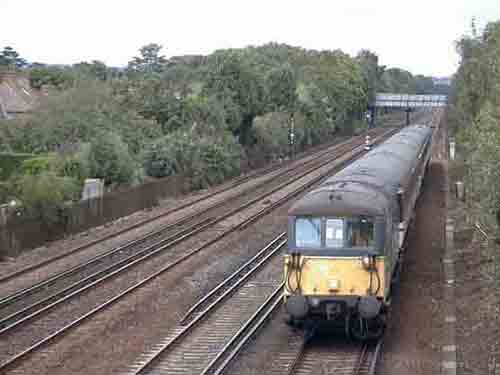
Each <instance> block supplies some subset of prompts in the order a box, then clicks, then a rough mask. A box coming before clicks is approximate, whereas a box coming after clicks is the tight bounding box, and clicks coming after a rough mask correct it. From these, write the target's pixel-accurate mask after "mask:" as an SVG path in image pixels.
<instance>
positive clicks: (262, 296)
mask: <svg viewBox="0 0 500 375" xmlns="http://www.w3.org/2000/svg"><path fill="white" fill-rule="evenodd" d="M284 238H285V233H281V234H280V235H279V236H277V237H276V238H275V239H274V240H273V241H272V242H271V243H270V244H269V245H267V246H266V247H265V248H264V249H262V250H261V251H260V252H259V253H258V254H257V255H256V256H255V257H254V258H252V259H251V260H250V261H249V262H247V263H246V264H245V265H244V266H243V267H241V268H240V269H239V270H237V271H236V272H235V273H234V274H233V275H231V276H230V277H228V278H227V279H226V280H224V281H223V282H222V283H221V284H219V286H217V287H216V288H215V289H214V290H212V292H210V293H209V294H208V295H207V296H205V297H204V298H202V299H201V300H200V301H199V302H198V303H197V304H195V305H194V306H193V307H192V308H191V309H190V310H189V311H188V313H187V314H186V315H185V316H184V318H183V319H182V321H181V324H180V325H179V326H178V327H176V328H175V329H173V330H172V331H170V332H169V333H168V334H167V335H166V337H165V339H164V340H163V342H161V343H159V344H157V345H155V346H154V347H153V348H152V349H151V350H150V351H149V352H147V353H144V354H143V356H141V357H140V358H139V359H138V360H137V361H136V362H135V364H134V365H133V366H132V367H131V369H130V371H129V372H128V373H129V374H134V375H139V374H141V375H144V374H158V373H168V374H196V373H199V374H204V375H205V374H206V375H208V374H218V373H220V371H222V369H223V368H224V367H225V365H227V364H228V363H229V362H230V361H231V359H232V358H233V357H234V356H235V355H236V354H237V353H238V351H239V350H240V349H241V347H242V346H243V345H244V343H245V342H247V341H248V339H249V338H250V337H251V336H252V335H253V334H254V333H255V332H256V331H257V330H258V329H259V328H260V327H261V326H262V325H263V324H264V323H265V322H266V321H267V320H268V319H269V317H270V316H271V315H272V314H273V313H274V312H276V311H277V309H278V307H279V306H280V305H281V302H282V297H283V294H282V291H283V286H284V283H283V282H282V280H281V279H280V275H281V274H280V272H279V270H280V269H281V257H279V256H278V255H280V254H282V250H283V249H284V246H285V244H286V240H285V239H284Z"/></svg>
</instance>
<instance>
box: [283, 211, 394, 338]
mask: <svg viewBox="0 0 500 375" xmlns="http://www.w3.org/2000/svg"><path fill="white" fill-rule="evenodd" d="M385 231H386V226H385V220H384V217H383V216H367V215H360V216H323V217H312V216H309V217H307V216H296V217H290V223H289V233H290V234H291V235H289V247H288V253H287V255H286V256H285V301H286V305H285V307H286V310H287V312H288V314H289V315H290V318H291V320H292V321H294V320H295V321H300V320H302V319H304V318H306V317H307V318H308V319H318V320H330V321H340V322H342V323H344V322H345V321H346V319H349V320H352V319H353V318H356V319H358V318H359V317H362V318H363V319H366V320H373V319H377V317H379V315H380V313H381V310H382V308H383V303H384V291H385V285H384V281H385V275H384V248H385V238H386V234H385ZM351 325H352V324H351ZM349 331H352V328H350V329H349ZM372 333H373V332H372ZM378 334H379V333H378V332H377V335H378ZM355 336H358V337H361V338H363V336H367V333H366V332H365V333H363V332H356V334H355ZM366 338H367V337H366Z"/></svg>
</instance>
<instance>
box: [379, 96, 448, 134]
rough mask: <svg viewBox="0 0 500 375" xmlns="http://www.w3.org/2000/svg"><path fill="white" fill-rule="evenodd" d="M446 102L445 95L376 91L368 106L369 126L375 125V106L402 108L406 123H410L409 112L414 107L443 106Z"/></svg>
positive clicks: (446, 97)
mask: <svg viewBox="0 0 500 375" xmlns="http://www.w3.org/2000/svg"><path fill="white" fill-rule="evenodd" d="M447 103H448V96H446V95H413V94H392V93H377V94H376V95H375V102H374V103H373V104H372V105H371V106H370V127H374V126H375V113H376V108H402V109H404V111H405V112H406V125H409V124H410V113H411V112H412V111H413V110H414V109H415V108H424V107H445V106H446V105H447Z"/></svg>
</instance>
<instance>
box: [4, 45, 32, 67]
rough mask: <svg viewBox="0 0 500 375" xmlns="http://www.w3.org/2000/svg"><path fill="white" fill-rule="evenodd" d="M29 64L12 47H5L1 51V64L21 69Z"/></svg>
mask: <svg viewBox="0 0 500 375" xmlns="http://www.w3.org/2000/svg"><path fill="white" fill-rule="evenodd" d="M27 64H28V63H27V61H26V60H25V59H23V58H21V57H20V56H19V54H18V53H17V52H16V51H15V50H14V49H13V48H12V47H5V48H4V49H3V51H2V52H1V53H0V66H5V67H7V68H18V69H19V68H23V67H24V66H26V65H27Z"/></svg>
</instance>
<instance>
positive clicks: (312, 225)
mask: <svg viewBox="0 0 500 375" xmlns="http://www.w3.org/2000/svg"><path fill="white" fill-rule="evenodd" d="M432 134H433V129H432V128H430V127H428V126H424V125H413V126H409V127H406V128H404V129H403V130H401V131H400V132H399V133H397V134H396V135H393V136H392V137H391V138H389V139H388V140H387V141H386V142H384V143H383V144H382V145H380V146H378V147H376V148H374V149H373V150H372V151H370V152H369V153H367V154H366V155H365V156H363V157H362V158H361V159H359V160H358V161H356V162H354V163H353V164H351V165H349V166H348V167H346V168H345V169H343V170H342V171H341V172H339V173H337V174H336V175H335V176H334V177H332V178H329V179H328V180H326V181H325V182H324V183H323V184H322V185H321V186H320V187H319V188H317V189H315V190H313V191H311V192H310V193H308V194H307V195H306V196H304V197H303V198H302V199H300V200H299V201H297V202H296V203H295V204H294V205H293V206H292V208H291V209H290V211H289V219H288V250H287V254H286V255H285V259H284V262H285V265H284V272H285V297H284V298H285V307H286V311H287V314H288V322H289V323H290V324H294V325H296V324H297V323H301V322H304V321H306V320H315V319H318V320H330V321H337V322H340V323H341V324H343V325H344V326H345V330H346V332H347V333H348V334H349V335H351V336H353V337H355V338H358V339H369V338H375V337H378V336H380V335H381V334H382V332H383V329H384V326H385V313H386V310H387V307H388V304H389V301H390V292H391V281H392V279H393V277H394V275H395V274H396V273H397V270H398V264H399V260H400V256H401V250H402V246H403V243H404V239H405V236H406V232H407V228H408V224H409V222H410V220H411V218H412V215H413V211H414V206H415V202H416V200H417V197H418V195H419V193H420V189H421V186H422V182H423V178H424V174H425V171H426V167H427V165H428V162H429V159H430V153H431V141H432Z"/></svg>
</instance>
